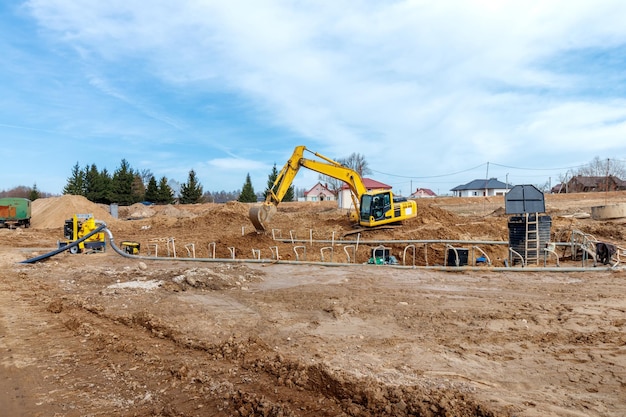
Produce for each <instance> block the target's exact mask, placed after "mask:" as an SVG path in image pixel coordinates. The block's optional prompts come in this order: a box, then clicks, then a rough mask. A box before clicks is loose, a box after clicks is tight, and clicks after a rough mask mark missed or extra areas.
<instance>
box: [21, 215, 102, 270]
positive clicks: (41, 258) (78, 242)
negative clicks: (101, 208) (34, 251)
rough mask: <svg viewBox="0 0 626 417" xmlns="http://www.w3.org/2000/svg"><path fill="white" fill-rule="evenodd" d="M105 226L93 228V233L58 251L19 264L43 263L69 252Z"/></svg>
mask: <svg viewBox="0 0 626 417" xmlns="http://www.w3.org/2000/svg"><path fill="white" fill-rule="evenodd" d="M106 227H107V225H106V224H105V223H101V224H100V226H98V227H97V228H95V229H94V230H93V231H91V232H89V233H87V234H86V235H85V236H83V237H81V238H80V239H78V240H75V241H74V242H72V243H70V244H69V245H65V246H62V247H60V248H58V249H55V250H53V251H52V252H48V253H44V254H43V255H39V256H35V257H34V258H30V259H26V260H24V261H22V262H20V263H21V264H32V263H35V262H39V261H43V260H45V259H48V258H50V257H52V256H54V255H58V254H59V253H61V252H64V251H66V250H69V249H71V248H73V247H75V246H78V245H79V244H81V243H82V242H84V241H85V240H87V239H89V238H90V237H91V236H93V235H95V234H96V233H98V232H100V231H102V230H103V229H106Z"/></svg>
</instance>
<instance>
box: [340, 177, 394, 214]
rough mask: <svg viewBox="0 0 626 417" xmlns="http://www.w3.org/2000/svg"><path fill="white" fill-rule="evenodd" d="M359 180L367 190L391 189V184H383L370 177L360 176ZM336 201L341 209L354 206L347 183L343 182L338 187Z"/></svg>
mask: <svg viewBox="0 0 626 417" xmlns="http://www.w3.org/2000/svg"><path fill="white" fill-rule="evenodd" d="M361 180H362V181H363V185H364V186H365V188H366V190H367V191H372V190H391V185H387V184H384V183H382V182H379V181H376V180H373V179H371V178H361ZM338 201H339V203H338V205H339V208H341V209H352V208H354V204H353V202H352V192H351V191H350V187H348V185H347V184H345V183H344V184H343V185H342V187H341V188H340V189H339V194H338Z"/></svg>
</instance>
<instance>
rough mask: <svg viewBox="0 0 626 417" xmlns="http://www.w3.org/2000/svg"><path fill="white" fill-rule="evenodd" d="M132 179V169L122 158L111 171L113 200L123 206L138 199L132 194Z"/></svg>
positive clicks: (133, 177) (133, 174)
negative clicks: (117, 166) (115, 168)
mask: <svg viewBox="0 0 626 417" xmlns="http://www.w3.org/2000/svg"><path fill="white" fill-rule="evenodd" d="M134 181H135V173H134V172H133V169H132V168H131V167H130V165H129V164H128V161H126V159H122V162H121V163H120V166H119V168H118V169H117V170H115V172H114V173H113V179H112V191H113V201H114V202H116V203H118V204H120V205H123V206H124V205H131V204H133V203H136V202H137V201H139V200H137V199H136V197H135V196H134V195H133V182H134Z"/></svg>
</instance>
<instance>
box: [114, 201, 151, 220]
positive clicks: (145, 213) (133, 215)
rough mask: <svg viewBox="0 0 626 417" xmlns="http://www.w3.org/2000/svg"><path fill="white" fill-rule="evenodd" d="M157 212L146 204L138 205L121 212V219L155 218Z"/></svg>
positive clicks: (125, 208)
mask: <svg viewBox="0 0 626 417" xmlns="http://www.w3.org/2000/svg"><path fill="white" fill-rule="evenodd" d="M155 213H156V212H155V211H154V209H152V208H151V207H148V206H146V205H145V204H141V203H136V204H133V205H132V206H128V207H124V208H122V209H121V210H120V217H123V218H128V219H143V218H146V217H152V216H154V214H155Z"/></svg>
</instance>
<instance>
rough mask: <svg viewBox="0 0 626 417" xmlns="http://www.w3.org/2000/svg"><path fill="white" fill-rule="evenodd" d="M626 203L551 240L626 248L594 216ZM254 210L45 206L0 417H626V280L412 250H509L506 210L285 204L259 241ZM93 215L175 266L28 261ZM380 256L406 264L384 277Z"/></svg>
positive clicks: (554, 202) (8, 317) (1, 306)
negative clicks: (410, 213) (68, 224)
mask: <svg viewBox="0 0 626 417" xmlns="http://www.w3.org/2000/svg"><path fill="white" fill-rule="evenodd" d="M625 202H626V193H624V192H616V193H593V194H570V195H546V213H547V215H549V216H551V222H552V223H551V240H554V241H563V242H567V241H569V240H570V239H571V236H572V232H573V231H575V230H578V231H581V232H583V233H586V234H589V235H593V236H594V237H595V238H597V239H601V240H603V241H606V242H610V243H613V244H616V245H618V246H620V247H624V245H625V243H626V228H625V226H624V223H625V220H624V219H617V220H602V221H598V220H593V219H592V218H590V216H589V214H590V212H591V207H594V206H601V205H606V204H614V203H615V204H617V203H625ZM249 207H250V206H249V205H245V204H241V203H227V204H198V205H185V206H183V205H175V206H143V205H134V206H131V207H120V208H119V211H118V218H113V217H112V216H111V215H110V214H109V208H108V207H107V206H98V205H95V204H92V203H90V202H89V201H87V200H85V199H84V198H82V197H77V196H63V197H54V198H47V199H40V200H36V201H34V202H33V205H32V209H33V210H32V211H33V217H32V225H31V227H30V228H28V229H0V370H1V372H0V415H2V416H7V417H12V416H276V417H278V416H363V417H365V416H425V417H431V416H437V417H443V416H447V417H450V416H457V417H473V416H477V417H478V416H480V417H487V416H524V417H531V416H532V417H539V416H541V417H545V416H568V417H582V416H615V417H618V416H620V417H621V416H624V415H626V297H625V295H626V271H625V270H624V269H623V268H622V267H621V266H619V265H618V266H617V267H615V268H607V267H606V266H605V265H598V266H597V267H596V268H593V267H592V265H593V262H590V263H588V264H587V266H590V268H586V269H585V270H583V269H581V270H579V271H571V272H564V271H565V270H566V269H567V270H573V268H571V267H579V266H581V261H580V260H572V259H569V258H568V252H567V248H566V247H564V249H563V251H562V252H561V249H557V252H558V253H559V255H561V260H560V261H561V262H560V265H561V266H560V267H556V260H555V259H554V257H552V258H548V259H547V267H546V268H545V269H543V270H537V269H532V270H527V271H525V272H519V270H520V269H523V268H515V269H513V268H510V269H511V270H506V269H496V268H490V267H489V266H484V267H481V268H466V267H457V268H454V267H453V268H448V269H447V270H444V268H441V269H435V268H424V267H423V266H424V265H426V264H428V265H429V266H434V265H442V264H444V261H445V259H446V251H447V246H446V244H445V243H443V242H441V243H432V244H428V245H424V244H421V243H417V244H414V243H413V244H412V243H411V242H410V241H416V240H468V241H476V242H479V241H485V242H486V241H505V242H506V241H508V223H507V222H508V219H509V215H507V214H505V210H504V200H503V197H489V198H443V197H442V198H434V199H421V200H418V215H417V217H416V218H414V219H411V220H410V221H406V222H405V223H404V224H402V225H400V226H398V227H395V228H393V229H388V230H375V231H362V232H361V233H356V230H355V229H354V228H353V226H352V225H351V224H350V222H349V220H348V216H347V214H346V213H345V212H343V211H341V210H339V209H337V207H336V205H335V203H334V202H323V203H284V204H281V205H279V207H278V212H277V213H276V215H275V216H274V218H273V219H272V221H271V230H269V231H268V232H267V233H266V234H257V233H256V231H255V230H254V229H253V227H252V224H251V223H250V221H249V219H248V210H249ZM79 213H80V214H85V213H90V214H93V216H94V217H95V218H96V219H97V220H100V221H103V222H105V223H106V224H107V227H108V229H109V231H110V232H111V234H112V235H113V237H114V242H115V243H117V244H118V245H120V243H121V242H122V241H125V240H130V241H135V242H138V243H140V255H143V256H148V255H149V256H150V257H151V258H152V257H155V256H158V257H159V259H133V258H129V257H124V256H121V255H119V254H118V253H116V252H115V251H113V250H112V249H111V246H110V241H108V242H107V249H106V251H105V252H104V253H91V254H74V255H73V254H70V253H69V252H67V251H66V252H62V253H60V254H58V255H56V256H54V257H51V258H49V259H47V260H45V261H41V262H37V263H32V264H24V263H20V262H21V261H23V260H26V259H29V258H32V257H34V256H36V255H41V254H44V253H47V252H49V251H51V250H53V249H55V248H56V247H57V245H58V241H59V240H61V239H63V224H64V222H65V220H66V219H69V218H71V217H72V216H73V215H74V214H79ZM381 244H382V245H384V246H385V247H387V248H389V250H390V254H391V255H392V256H394V257H395V258H396V259H397V260H398V262H399V265H372V264H368V260H369V259H370V257H371V254H372V249H373V248H376V247H377V246H379V245H381ZM411 245H414V246H411ZM458 245H460V246H465V247H471V246H472V245H471V244H461V243H459V244H458ZM476 246H479V247H480V248H482V249H483V250H484V252H485V255H487V256H488V258H489V259H490V260H491V261H492V264H493V266H504V264H505V261H506V260H507V259H508V256H509V252H508V247H507V245H490V244H482V243H481V244H477V245H476ZM407 248H408V250H407ZM174 253H175V254H176V257H175V256H174ZM213 253H215V255H213ZM413 253H415V256H413ZM470 253H471V254H472V255H471V256H472V259H471V261H470V263H473V260H474V256H478V255H477V254H475V253H474V252H473V251H472V252H470ZM194 254H195V258H194ZM403 264H406V265H407V266H403ZM413 265H415V266H416V267H414V266H413ZM540 266H543V259H542V262H540Z"/></svg>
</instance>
